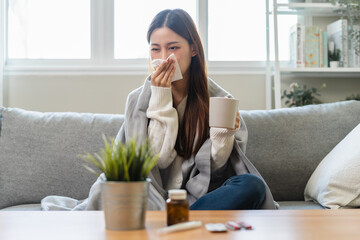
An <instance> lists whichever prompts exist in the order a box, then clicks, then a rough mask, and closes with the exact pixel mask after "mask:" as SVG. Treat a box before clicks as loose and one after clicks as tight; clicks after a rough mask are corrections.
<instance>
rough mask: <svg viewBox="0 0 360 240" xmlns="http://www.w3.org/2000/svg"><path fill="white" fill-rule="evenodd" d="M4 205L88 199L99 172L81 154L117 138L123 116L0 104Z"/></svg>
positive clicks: (0, 179) (1, 200)
mask: <svg viewBox="0 0 360 240" xmlns="http://www.w3.org/2000/svg"><path fill="white" fill-rule="evenodd" d="M0 115H1V116H2V121H1V130H0V134H1V135H0V195H1V198H0V209H1V208H5V207H9V206H13V205H19V204H27V203H39V202H40V200H41V199H42V198H44V197H45V196H48V195H61V196H68V197H72V198H76V199H84V198H86V197H87V195H88V193H89V189H90V187H91V185H92V183H94V182H95V180H96V176H95V175H93V174H91V173H90V172H88V171H87V170H86V169H84V167H83V166H82V165H83V161H82V160H81V159H79V157H78V155H79V154H84V153H86V152H90V153H95V152H98V151H99V149H100V148H101V147H103V140H102V134H103V133H104V134H105V135H106V136H108V137H115V136H116V134H117V132H118V130H119V128H120V126H121V124H122V122H123V116H122V115H115V114H114V115H111V114H89V113H70V112H67V113H60V112H58V113H50V112H49V113H41V112H35V111H26V110H22V109H16V108H3V107H0Z"/></svg>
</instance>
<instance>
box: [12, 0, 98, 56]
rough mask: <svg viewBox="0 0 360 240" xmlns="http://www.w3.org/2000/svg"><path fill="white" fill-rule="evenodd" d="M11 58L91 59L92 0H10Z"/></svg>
mask: <svg viewBox="0 0 360 240" xmlns="http://www.w3.org/2000/svg"><path fill="white" fill-rule="evenodd" d="M8 4H9V6H8V9H9V10H8V57H9V58H10V59H88V58H90V56H91V50H90V40H91V38H90V1H89V0H8Z"/></svg>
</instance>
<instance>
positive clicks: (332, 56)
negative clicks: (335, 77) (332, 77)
mask: <svg viewBox="0 0 360 240" xmlns="http://www.w3.org/2000/svg"><path fill="white" fill-rule="evenodd" d="M328 58H329V67H332V68H336V67H339V61H340V49H337V48H335V44H334V42H332V41H331V42H329V50H328Z"/></svg>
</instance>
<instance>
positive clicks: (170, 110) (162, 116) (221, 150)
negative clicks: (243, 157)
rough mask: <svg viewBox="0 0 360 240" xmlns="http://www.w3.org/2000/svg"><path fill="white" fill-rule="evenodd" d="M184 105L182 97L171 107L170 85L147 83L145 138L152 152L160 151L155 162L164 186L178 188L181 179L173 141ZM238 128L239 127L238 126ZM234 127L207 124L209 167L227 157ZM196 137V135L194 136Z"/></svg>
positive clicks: (219, 165)
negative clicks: (208, 130)
mask: <svg viewBox="0 0 360 240" xmlns="http://www.w3.org/2000/svg"><path fill="white" fill-rule="evenodd" d="M185 107H186V98H185V99H183V100H182V102H181V103H180V104H179V105H178V106H177V107H176V109H175V108H174V107H173V99H172V93H171V88H166V87H155V86H151V98H150V102H149V107H148V109H147V112H146V115H147V117H148V118H150V124H149V127H148V135H149V139H150V141H151V142H152V147H153V149H154V151H155V152H157V153H159V154H160V157H159V160H158V162H157V165H158V166H159V168H160V169H161V170H162V180H163V186H164V188H165V190H169V189H178V188H180V187H181V185H182V182H183V175H186V173H185V172H184V169H185V168H184V169H182V165H183V161H184V159H183V158H182V157H181V156H179V155H177V152H176V150H175V143H176V139H177V135H178V128H179V123H180V122H181V120H182V118H183V115H184V112H185ZM238 129H239V128H238ZM238 129H234V130H232V129H227V128H213V127H211V128H210V140H211V142H212V146H211V159H210V161H211V170H212V171H214V170H216V169H218V168H220V167H222V166H223V165H224V164H225V163H226V161H227V160H228V158H229V156H230V154H231V151H232V149H233V144H234V134H235V133H236V131H237V130H238ZM195 141H196V139H195Z"/></svg>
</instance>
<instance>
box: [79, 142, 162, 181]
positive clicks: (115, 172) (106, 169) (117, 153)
mask: <svg viewBox="0 0 360 240" xmlns="http://www.w3.org/2000/svg"><path fill="white" fill-rule="evenodd" d="M103 140H104V144H105V147H104V148H102V149H101V150H100V152H99V153H95V154H93V155H92V154H90V153H87V154H85V155H80V158H81V159H83V160H84V161H85V162H87V163H88V164H89V165H90V166H88V165H84V167H85V168H86V169H88V170H89V171H90V172H92V173H94V174H96V175H97V176H99V175H100V174H101V173H102V172H103V173H104V174H105V176H106V180H107V181H126V182H132V181H145V180H146V178H147V176H148V174H149V172H150V171H151V169H152V168H153V167H154V166H155V165H156V162H157V160H158V158H159V155H158V154H154V153H153V151H152V148H151V144H150V141H149V139H146V140H145V141H144V143H143V144H141V145H137V144H136V140H135V139H132V140H130V141H129V142H127V143H120V142H119V143H115V140H114V139H113V138H111V139H110V140H108V139H107V138H106V136H105V135H103Z"/></svg>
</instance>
